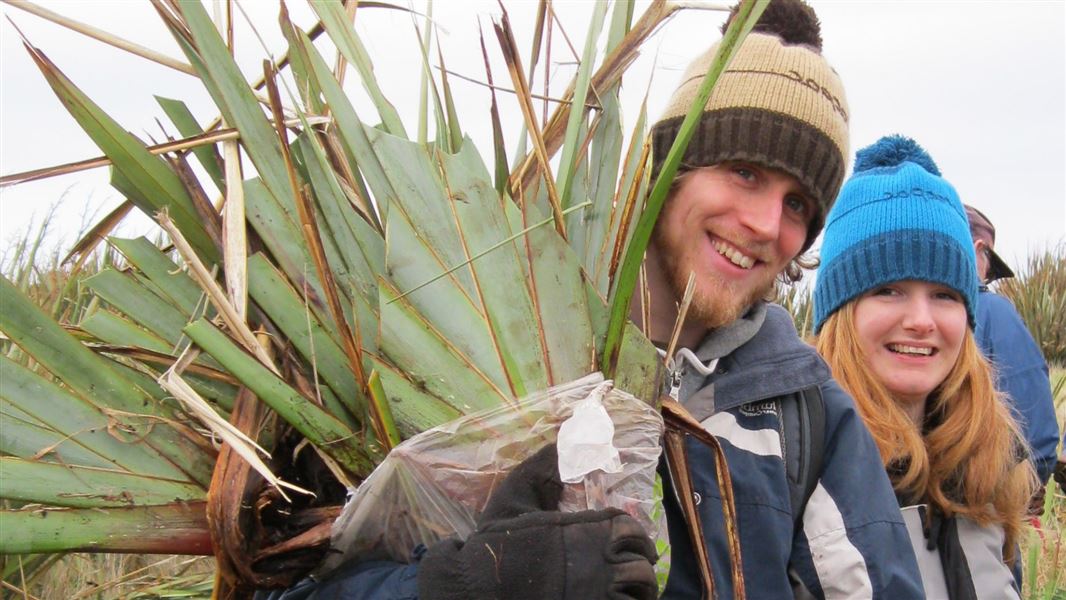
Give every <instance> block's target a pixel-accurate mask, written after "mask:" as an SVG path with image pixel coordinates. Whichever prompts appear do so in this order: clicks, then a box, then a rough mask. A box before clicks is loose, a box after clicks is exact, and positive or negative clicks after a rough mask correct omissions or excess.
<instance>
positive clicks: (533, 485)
mask: <svg viewBox="0 0 1066 600" xmlns="http://www.w3.org/2000/svg"><path fill="white" fill-rule="evenodd" d="M558 461H559V459H558V453H557V450H556V447H555V444H550V445H548V446H546V447H544V448H542V449H541V450H540V451H539V452H537V453H536V454H535V455H533V456H531V457H530V458H528V459H526V460H525V461H524V462H523V463H522V464H520V465H518V467H516V468H515V470H514V471H512V472H511V473H510V474H509V475H508V476H507V477H506V478H505V479H504V480H503V483H501V484H500V487H499V488H498V489H497V490H496V491H495V492H494V493H493V494H492V497H491V498H490V499H489V503H488V506H486V507H485V512H484V513H482V515H481V518H480V520H479V521H478V526H477V531H475V532H474V533H473V534H471V535H470V538H469V539H467V540H466V542H465V543H464V542H461V541H459V540H456V539H447V540H443V541H441V542H439V543H438V544H436V545H435V546H433V547H432V548H430V549H429V551H428V552H426V555H425V556H424V557H423V558H422V563H421V566H420V567H419V574H418V597H419V598H420V599H421V600H472V599H481V598H496V599H500V600H544V599H548V598H551V599H556V598H559V599H568V600H598V599H611V600H654V599H655V598H656V597H657V595H658V589H657V586H656V582H655V571H654V569H653V568H652V565H653V564H654V563H655V560H656V556H655V546H654V544H653V543H652V541H651V539H649V538H648V535H647V534H646V533H645V532H644V528H643V527H641V526H640V524H639V523H638V522H637V521H636V520H635V519H633V518H632V517H630V516H629V515H627V514H625V513H624V512H622V511H621V510H618V509H614V508H611V509H607V510H588V511H583V512H577V513H562V512H559V510H558V506H559V497H560V495H561V494H562V490H563V486H562V483H561V482H560V480H559V467H558Z"/></svg>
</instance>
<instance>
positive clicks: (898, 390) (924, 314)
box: [855, 280, 967, 407]
mask: <svg viewBox="0 0 1066 600" xmlns="http://www.w3.org/2000/svg"><path fill="white" fill-rule="evenodd" d="M966 326H967V323H966V304H965V302H964V301H963V299H962V296H961V295H960V294H959V293H958V292H956V291H955V290H953V289H951V288H949V287H946V286H944V285H940V284H938V283H929V282H925V281H913V280H908V281H897V282H895V283H890V284H887V285H882V286H880V287H876V288H874V289H872V290H870V291H869V292H867V293H866V294H864V295H862V296H861V297H860V298H859V299H858V300H857V301H856V305H855V328H856V330H857V332H858V334H859V343H860V345H861V347H862V349H863V351H864V353H865V355H866V362H867V366H868V367H869V368H870V369H871V370H872V371H873V374H874V375H875V376H876V377H877V378H878V379H879V380H880V381H881V383H882V384H884V386H885V387H886V388H887V389H888V391H889V393H891V394H892V396H893V397H894V398H895V399H896V401H897V402H900V403H901V404H904V405H909V406H911V407H919V406H920V407H924V405H925V401H926V399H927V398H928V397H929V394H930V393H931V392H932V391H933V390H934V389H936V388H937V386H939V385H940V384H941V382H943V381H944V379H946V378H947V376H948V373H950V372H951V368H952V367H953V366H954V365H955V361H956V360H957V359H958V357H959V351H960V350H961V349H962V342H963V339H964V337H965V334H966Z"/></svg>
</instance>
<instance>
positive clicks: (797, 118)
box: [652, 0, 849, 250]
mask: <svg viewBox="0 0 1066 600" xmlns="http://www.w3.org/2000/svg"><path fill="white" fill-rule="evenodd" d="M734 12H735V11H734ZM723 29H724V28H723ZM717 49H718V44H717V43H715V44H714V45H713V46H711V47H710V49H708V50H707V51H706V52H705V53H704V54H702V55H701V56H699V57H698V58H696V60H695V61H693V62H692V64H690V65H689V67H688V69H687V70H686V71H685V75H684V77H682V80H681V85H680V86H679V87H678V88H677V90H676V91H675V92H674V94H673V96H672V97H671V99H670V103H669V105H668V108H667V109H666V111H665V112H664V113H663V116H662V117H661V118H660V119H659V121H658V122H657V123H655V125H653V126H652V150H653V154H652V160H653V163H652V176H653V177H655V176H657V175H658V173H659V169H660V168H661V166H662V163H663V161H664V160H665V159H666V154H667V153H668V152H669V151H670V146H671V145H672V144H673V142H674V138H676V137H677V133H678V130H679V129H680V127H681V122H682V121H683V120H684V118H685V114H686V113H687V112H688V110H689V107H690V106H691V105H692V102H693V100H694V99H695V97H696V92H697V90H698V89H699V87H700V84H701V83H702V82H703V79H704V77H705V75H706V73H707V69H708V68H709V67H710V63H711V60H712V58H713V57H714V53H715V51H716V50H717ZM848 152H849V150H848V105H847V100H846V98H845V97H844V87H843V85H842V84H841V82H840V77H839V76H838V75H837V74H836V72H835V71H834V70H833V68H832V67H831V66H829V63H828V62H826V60H825V58H823V57H822V55H821V34H820V26H819V24H818V20H817V17H816V16H815V15H814V11H813V10H811V9H810V7H808V6H806V5H805V4H803V3H802V2H800V1H799V0H773V1H772V2H771V3H770V5H769V6H768V7H767V9H766V11H765V12H764V13H763V15H762V17H760V19H759V23H758V24H756V26H755V28H754V30H753V31H752V33H751V34H749V35H748V36H747V37H746V38H745V39H744V42H743V44H742V45H741V46H740V48H739V49H738V50H737V53H736V55H735V56H734V57H733V61H732V62H731V63H730V64H729V67H728V69H726V71H725V72H724V73H722V75H721V77H720V78H719V80H718V83H717V85H716V86H715V88H714V91H713V92H712V93H711V97H710V99H709V100H708V101H707V106H706V107H705V108H704V111H703V115H702V116H701V118H700V121H699V123H698V125H697V128H696V132H695V134H694V135H693V137H692V141H691V142H690V143H689V145H688V148H687V149H686V151H685V154H684V156H683V157H682V159H681V162H682V165H683V166H684V167H687V168H693V167H703V166H710V165H714V164H718V163H720V162H722V161H726V160H742V161H750V162H753V163H756V164H759V165H763V166H767V167H771V168H774V169H779V170H781V171H784V172H786V173H788V174H790V175H792V176H793V177H795V178H796V179H798V180H799V181H800V183H801V184H802V185H803V186H804V188H806V190H807V192H808V193H809V194H811V196H812V197H813V198H815V199H816V201H817V203H818V206H819V208H820V210H819V212H818V214H816V215H815V216H814V217H813V218H812V220H811V224H810V228H809V230H808V236H807V242H806V244H805V245H804V250H806V249H807V248H808V247H809V246H810V244H811V242H813V241H814V238H815V237H817V236H818V232H819V231H821V229H822V225H823V223H824V222H825V215H826V213H828V212H829V208H830V207H831V206H832V204H833V201H834V200H835V199H836V196H837V192H839V191H840V185H841V182H842V181H843V179H844V170H845V167H846V159H845V157H846V156H848Z"/></svg>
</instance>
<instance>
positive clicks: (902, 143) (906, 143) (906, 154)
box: [854, 135, 940, 176]
mask: <svg viewBox="0 0 1066 600" xmlns="http://www.w3.org/2000/svg"><path fill="white" fill-rule="evenodd" d="M904 162H912V163H914V164H916V165H918V166H920V167H921V168H923V169H925V170H926V171H927V172H929V173H930V174H931V175H937V176H939V175H940V169H939V168H937V166H936V163H935V162H933V157H931V156H929V153H928V152H926V151H925V149H923V148H922V147H921V146H919V145H918V143H917V142H915V141H914V140H912V139H911V138H909V137H903V136H902V135H886V136H885V137H883V138H881V139H879V140H877V141H876V142H874V143H873V144H870V145H869V146H867V147H865V148H863V149H862V150H859V151H858V152H856V153H855V169H854V172H855V173H859V172H862V171H866V170H867V169H873V168H876V167H895V166H896V165H899V164H902V163H904Z"/></svg>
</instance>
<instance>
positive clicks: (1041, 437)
mask: <svg viewBox="0 0 1066 600" xmlns="http://www.w3.org/2000/svg"><path fill="white" fill-rule="evenodd" d="M976 336H977V343H978V345H979V346H980V347H981V350H982V351H983V352H984V353H985V356H986V357H988V359H989V361H991V362H992V364H993V366H994V367H995V371H996V387H997V388H998V389H999V391H1001V392H1003V393H1005V394H1007V396H1008V397H1009V398H1008V402H1010V403H1011V407H1012V409H1013V412H1014V415H1015V418H1017V419H1018V423H1019V425H1021V428H1022V432H1023V433H1024V435H1025V438H1026V440H1027V441H1028V442H1029V447H1030V449H1031V451H1032V459H1033V467H1034V468H1035V469H1036V472H1037V475H1038V476H1039V477H1040V482H1041V484H1045V483H1047V481H1048V478H1049V477H1050V476H1051V471H1052V470H1053V469H1054V468H1055V449H1056V447H1057V446H1058V443H1059V428H1058V421H1057V420H1056V419H1055V404H1054V402H1053V401H1052V399H1051V380H1050V379H1049V378H1048V367H1047V362H1046V361H1045V360H1044V355H1043V354H1042V353H1041V351H1040V347H1039V346H1037V344H1036V341H1035V340H1034V339H1033V336H1031V335H1030V334H1029V330H1028V329H1027V328H1026V326H1025V322H1024V321H1022V318H1021V315H1019V314H1018V311H1017V310H1015V308H1014V305H1012V304H1011V303H1010V300H1007V299H1006V298H1004V297H1002V296H1000V295H998V294H994V293H991V292H982V293H981V294H980V297H979V298H978V301H977V329H976Z"/></svg>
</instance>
